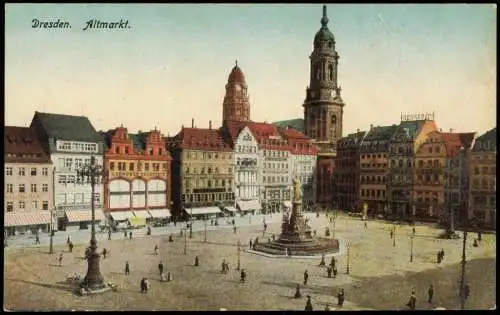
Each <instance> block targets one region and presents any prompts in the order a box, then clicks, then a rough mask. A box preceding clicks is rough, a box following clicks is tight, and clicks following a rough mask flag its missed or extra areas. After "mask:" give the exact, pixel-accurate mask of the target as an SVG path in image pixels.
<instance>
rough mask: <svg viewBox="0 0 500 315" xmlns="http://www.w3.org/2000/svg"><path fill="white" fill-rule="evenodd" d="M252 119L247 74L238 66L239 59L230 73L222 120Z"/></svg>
mask: <svg viewBox="0 0 500 315" xmlns="http://www.w3.org/2000/svg"><path fill="white" fill-rule="evenodd" d="M226 120H237V121H250V102H249V100H248V94H247V84H246V82H245V75H244V74H243V72H242V71H241V69H240V67H238V61H236V65H235V66H234V68H233V70H231V73H230V74H229V78H228V80H227V84H226V96H224V102H223V104H222V121H223V122H224V121H226Z"/></svg>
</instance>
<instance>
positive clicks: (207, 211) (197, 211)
mask: <svg viewBox="0 0 500 315" xmlns="http://www.w3.org/2000/svg"><path fill="white" fill-rule="evenodd" d="M185 210H186V212H187V214H189V215H200V214H215V213H220V212H222V211H220V209H219V208H218V207H200V208H188V209H185Z"/></svg>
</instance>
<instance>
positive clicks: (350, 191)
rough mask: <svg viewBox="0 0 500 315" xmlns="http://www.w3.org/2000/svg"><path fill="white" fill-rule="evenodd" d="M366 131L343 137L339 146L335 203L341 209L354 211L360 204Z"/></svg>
mask: <svg viewBox="0 0 500 315" xmlns="http://www.w3.org/2000/svg"><path fill="white" fill-rule="evenodd" d="M365 135H366V132H365V131H359V130H358V131H357V132H356V133H352V134H349V135H347V136H346V137H343V138H342V139H340V140H339V142H338V144H337V158H336V161H335V163H336V168H335V187H336V200H335V203H336V204H337V205H338V207H339V208H340V209H343V210H350V211H354V210H356V209H357V207H358V204H359V175H360V174H359V171H360V169H359V163H360V160H359V152H360V148H361V143H362V142H363V139H364V137H365Z"/></svg>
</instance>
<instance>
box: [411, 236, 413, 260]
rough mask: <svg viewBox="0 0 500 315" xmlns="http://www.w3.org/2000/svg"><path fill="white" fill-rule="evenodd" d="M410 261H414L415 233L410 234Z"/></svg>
mask: <svg viewBox="0 0 500 315" xmlns="http://www.w3.org/2000/svg"><path fill="white" fill-rule="evenodd" d="M410 262H413V234H412V235H410Z"/></svg>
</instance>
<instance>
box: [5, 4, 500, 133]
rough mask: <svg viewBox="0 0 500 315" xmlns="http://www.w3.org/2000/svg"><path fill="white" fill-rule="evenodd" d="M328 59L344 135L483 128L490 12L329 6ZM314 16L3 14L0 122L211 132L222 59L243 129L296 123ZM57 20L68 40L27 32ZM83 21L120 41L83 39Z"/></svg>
mask: <svg viewBox="0 0 500 315" xmlns="http://www.w3.org/2000/svg"><path fill="white" fill-rule="evenodd" d="M327 7H328V17H329V19H330V22H329V28H330V30H331V31H332V32H333V33H334V35H335V38H336V42H337V44H336V48H337V51H338V53H339V55H340V61H339V82H340V84H341V86H342V92H343V98H344V101H345V102H346V104H347V105H346V107H345V108H344V135H345V134H347V133H350V132H354V131H356V129H357V128H359V129H362V130H366V129H367V128H369V125H370V124H374V125H384V124H393V123H398V122H399V119H400V113H401V112H402V111H403V112H405V113H421V112H433V111H435V113H436V121H437V124H438V126H439V127H441V128H443V130H447V129H449V128H453V129H455V130H456V131H477V132H479V133H482V132H484V131H486V130H488V129H490V128H492V127H493V126H495V125H496V7H495V6H493V5H489V4H479V5H470V4H469V5H465V4H442V5H417V4H399V5H388V4H352V5H350V4H329V5H327ZM321 15H322V5H320V4H308V5H305V4H301V5H291V4H269V5H268V4H259V5H254V4H252V5H250V4H208V5H200V4H186V5H184V4H158V5H153V4H140V5H139V4H134V5H125V4H115V5H111V4H9V5H7V6H6V10H5V28H6V29H5V41H6V48H5V59H6V61H5V65H6V69H5V80H6V85H5V89H6V97H5V99H6V101H5V104H6V106H5V120H6V121H5V123H6V125H20V126H24V125H27V124H29V122H30V121H31V118H32V116H33V114H34V111H35V110H39V111H46V112H54V113H67V114H75V115H86V116H88V117H89V118H90V120H91V121H92V123H93V124H94V126H95V127H96V128H97V129H106V130H107V129H111V128H114V127H116V126H118V125H120V124H122V123H123V125H124V126H126V127H128V128H129V131H130V132H136V131H137V130H149V129H153V128H154V127H155V126H157V127H159V128H160V130H162V132H164V133H165V134H167V133H169V134H170V135H173V134H175V133H177V132H178V131H179V129H180V128H181V125H182V124H184V126H188V125H190V124H191V118H194V119H195V124H196V125H197V127H208V121H209V120H212V123H213V125H214V126H219V125H220V124H221V116H222V100H223V98H224V93H225V89H224V86H225V84H226V82H227V77H228V75H229V72H230V71H231V69H232V67H233V66H234V62H235V59H238V64H239V65H240V67H241V68H242V70H243V72H244V73H245V76H246V79H247V84H248V91H249V94H250V103H251V118H252V120H254V121H276V120H283V119H291V118H298V117H302V116H303V108H302V103H303V101H304V98H305V88H306V86H307V85H308V84H309V55H310V53H311V51H312V41H313V37H314V34H315V33H316V31H317V30H318V29H319V28H320V19H321ZM33 18H38V19H40V20H57V18H60V19H61V20H64V21H68V22H70V23H71V25H72V28H71V29H70V30H64V29H32V28H31V20H32V19H33ZM90 19H99V20H101V21H115V20H119V19H128V20H129V24H130V25H131V27H132V28H131V29H129V30H124V31H120V30H115V31H110V30H89V31H82V28H83V27H84V25H85V22H86V21H88V20H90Z"/></svg>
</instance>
